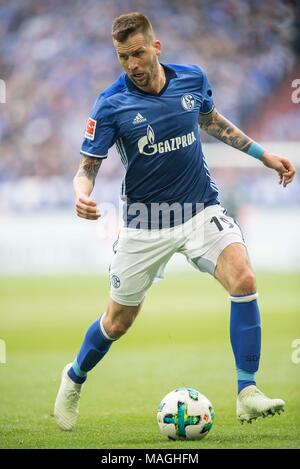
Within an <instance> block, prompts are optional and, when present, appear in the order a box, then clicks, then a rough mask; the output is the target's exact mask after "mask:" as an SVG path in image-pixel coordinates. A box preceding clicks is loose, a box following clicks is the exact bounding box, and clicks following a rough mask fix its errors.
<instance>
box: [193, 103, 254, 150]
mask: <svg viewBox="0 0 300 469" xmlns="http://www.w3.org/2000/svg"><path fill="white" fill-rule="evenodd" d="M199 125H200V128H201V129H202V130H204V131H205V132H207V133H208V134H209V135H212V136H213V137H215V138H217V139H218V140H221V141H222V142H224V143H227V145H230V146H232V147H234V148H237V149H238V150H241V151H243V152H247V150H248V149H249V147H250V145H251V143H252V142H253V140H252V139H251V138H250V137H248V136H247V135H245V134H244V133H243V132H242V131H241V130H240V129H239V128H238V127H236V126H235V125H234V124H232V122H230V121H229V120H228V119H226V118H225V117H224V116H222V114H220V113H219V112H218V111H217V110H216V108H214V109H213V110H212V111H211V112H210V113H209V114H199Z"/></svg>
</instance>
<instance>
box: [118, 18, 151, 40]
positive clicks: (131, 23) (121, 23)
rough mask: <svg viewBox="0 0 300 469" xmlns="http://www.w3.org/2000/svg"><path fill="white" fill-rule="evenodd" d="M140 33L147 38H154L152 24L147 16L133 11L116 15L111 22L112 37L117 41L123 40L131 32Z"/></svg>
mask: <svg viewBox="0 0 300 469" xmlns="http://www.w3.org/2000/svg"><path fill="white" fill-rule="evenodd" d="M137 33H142V34H144V36H146V37H148V38H149V40H151V39H152V40H153V39H154V31H153V28H152V24H151V23H150V21H149V20H148V18H147V16H145V15H143V14H142V13H139V12H137V11H134V12H132V13H127V14H125V15H121V16H118V17H117V18H115V19H114V21H113V24H112V37H113V39H115V40H116V41H118V42H125V41H126V40H127V39H128V37H129V36H130V35H131V34H137Z"/></svg>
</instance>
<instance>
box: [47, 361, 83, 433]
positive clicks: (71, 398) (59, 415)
mask: <svg viewBox="0 0 300 469" xmlns="http://www.w3.org/2000/svg"><path fill="white" fill-rule="evenodd" d="M71 366H72V363H69V364H68V365H66V366H65V367H64V369H63V371H62V375H61V383H60V388H59V390H58V393H57V396H56V401H55V405H54V418H55V421H56V423H57V425H58V426H59V428H60V429H61V430H65V431H70V430H73V428H74V426H75V424H76V421H77V417H78V414H79V399H80V392H81V388H82V384H77V383H74V381H72V380H71V379H70V378H69V376H68V375H67V371H68V370H69V369H70V368H71Z"/></svg>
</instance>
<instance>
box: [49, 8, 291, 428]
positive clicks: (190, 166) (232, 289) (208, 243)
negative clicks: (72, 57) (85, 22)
mask: <svg viewBox="0 0 300 469" xmlns="http://www.w3.org/2000/svg"><path fill="white" fill-rule="evenodd" d="M112 37H113V45H114V47H115V50H116V53H117V56H118V59H119V62H120V64H121V66H122V68H123V69H124V72H125V73H123V74H122V75H121V76H120V77H119V78H118V79H117V80H116V81H115V82H114V83H113V84H112V85H111V86H110V87H108V88H107V89H105V90H104V91H103V92H102V93H101V94H100V95H99V97H98V99H97V100H96V102H95V104H94V107H93V109H92V113H91V116H90V118H89V120H88V124H87V128H86V132H85V139H84V141H83V144H82V149H81V154H82V159H81V162H80V166H79V169H78V172H77V174H76V175H75V178H74V190H75V196H76V210H77V215H78V216H79V217H82V218H86V219H89V220H97V219H98V218H99V217H100V216H101V214H100V213H99V210H98V208H97V205H96V201H95V200H94V199H93V198H92V197H91V193H92V190H93V187H94V183H95V178H96V175H97V173H98V170H99V168H100V166H101V163H102V161H103V159H105V158H106V157H107V152H108V149H109V148H110V147H111V146H112V145H113V144H116V146H117V149H118V152H119V154H120V157H121V160H122V162H123V164H124V166H125V168H126V175H125V178H124V181H123V184H122V195H123V199H124V201H125V203H124V226H123V227H122V228H121V231H120V234H119V238H118V242H117V243H116V246H115V254H114V257H113V260H112V263H111V266H110V281H111V287H110V297H109V299H108V303H107V306H106V309H105V312H104V313H103V314H102V316H101V317H100V319H97V320H96V321H95V322H94V323H93V324H92V325H91V326H90V327H89V329H88V330H87V332H86V335H85V337H84V340H83V343H82V345H81V348H80V350H79V353H78V354H77V356H76V358H75V360H74V362H73V363H70V364H68V365H66V367H65V368H64V370H63V373H62V380H61V385H60V388H59V391H58V395H57V398H56V402H55V408H54V416H55V419H56V422H57V424H58V426H59V427H60V428H61V429H62V430H72V429H73V427H74V426H75V423H76V420H77V416H78V407H79V398H80V393H81V389H82V386H83V383H84V382H85V380H86V379H87V375H88V372H89V371H91V370H92V369H93V368H94V367H95V366H96V365H97V363H99V362H100V360H102V358H103V357H104V355H105V354H106V353H107V352H108V350H109V349H110V347H111V345H112V344H113V342H114V341H115V340H117V339H119V338H120V337H121V336H122V335H123V334H125V333H126V331H127V330H128V328H129V327H130V326H131V325H132V323H133V321H134V319H135V318H136V316H137V314H138V312H139V310H140V308H141V304H142V301H143V298H144V297H145V294H146V292H147V290H148V289H149V288H150V286H151V285H152V283H153V281H154V279H155V277H158V276H162V272H163V269H164V266H165V265H166V263H167V262H168V260H169V259H170V258H171V256H172V255H173V254H174V253H175V252H181V253H183V254H184V255H185V256H186V258H187V260H188V261H189V262H190V263H191V264H192V265H193V266H194V267H195V268H196V269H198V270H200V271H205V272H208V273H210V274H211V275H213V276H214V277H215V278H216V279H217V280H218V281H219V282H220V283H221V284H222V285H223V286H224V288H225V289H226V290H227V291H228V293H229V297H230V302H231V318H230V339H231V344H232V349H233V353H234V357H235V363H236V370H237V386H238V397H237V418H238V419H239V420H240V421H241V422H243V421H247V422H251V421H252V420H255V419H257V418H259V417H262V416H266V415H269V414H275V412H278V413H280V411H282V410H283V409H284V401H283V400H281V399H270V398H269V397H267V396H265V395H264V394H263V393H262V392H261V391H260V390H259V389H258V388H257V387H256V372H257V370H258V366H259V359H260V348H261V326H260V313H259V307H258V303H257V292H256V284H255V277H254V274H253V272H252V269H251V266H250V262H249V258H248V254H247V249H246V246H245V242H244V240H243V236H242V234H241V231H240V229H239V227H238V225H237V224H236V223H235V221H234V220H233V219H232V218H231V217H229V216H228V215H227V214H226V210H225V209H224V208H223V207H222V206H221V205H220V202H219V199H218V188H217V186H216V184H215V183H214V182H213V180H212V179H211V176H210V173H209V170H208V167H207V164H206V161H205V159H204V156H203V153H202V149H201V141H200V132H199V126H200V128H201V129H202V130H203V131H205V132H207V133H208V134H210V135H213V136H214V137H216V138H217V139H219V140H221V141H223V142H224V143H226V144H228V145H230V146H232V147H234V148H237V149H239V150H241V151H242V152H244V153H245V154H247V155H250V156H252V157H254V158H257V159H259V160H260V161H261V162H262V163H263V164H264V165H265V166H267V167H268V168H271V169H274V170H275V171H276V172H277V173H278V175H279V183H280V184H282V185H283V187H286V186H287V185H288V184H289V183H290V182H291V181H292V180H293V177H294V175H295V169H294V167H293V165H292V164H291V162H290V161H289V160H288V159H287V158H284V157H282V156H277V155H274V154H272V153H270V151H268V150H266V149H264V148H262V147H261V146H260V145H259V144H258V143H256V142H254V141H253V140H252V139H251V138H249V137H248V136H247V135H245V134H244V133H243V132H242V131H241V130H239V129H238V128H237V127H236V126H234V125H233V124H232V123H231V122H230V121H228V120H227V119H226V118H225V117H223V116H222V115H221V114H220V113H219V112H218V111H217V109H216V107H215V105H214V102H213V98H212V90H211V86H210V83H209V81H208V78H207V76H206V73H205V71H204V70H203V69H202V68H200V67H198V66H197V65H174V64H162V63H160V62H159V56H160V53H161V43H160V41H159V40H157V39H156V37H155V35H154V31H153V28H152V26H151V24H150V22H149V20H148V19H147V17H145V16H144V15H142V14H140V13H137V12H135V13H129V14H126V15H121V16H119V17H118V18H116V19H115V20H114V22H113V26H112Z"/></svg>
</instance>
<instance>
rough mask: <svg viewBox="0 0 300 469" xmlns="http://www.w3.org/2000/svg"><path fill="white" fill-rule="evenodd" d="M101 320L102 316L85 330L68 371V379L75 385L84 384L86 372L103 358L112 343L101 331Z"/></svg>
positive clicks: (102, 330)
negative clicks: (79, 347) (78, 349)
mask: <svg viewBox="0 0 300 469" xmlns="http://www.w3.org/2000/svg"><path fill="white" fill-rule="evenodd" d="M102 319H103V315H102V316H101V318H100V320H97V321H95V322H93V324H92V325H91V326H90V327H89V329H88V330H87V333H86V335H85V338H84V340H83V343H82V345H81V349H80V351H79V353H78V355H77V357H76V359H75V360H74V362H73V365H72V367H71V368H70V369H69V371H68V376H69V378H71V379H72V381H74V382H75V383H78V384H82V383H84V381H85V380H86V378H87V373H88V371H90V370H91V369H92V368H94V366H96V365H97V363H98V362H99V361H100V360H101V359H102V358H103V357H104V355H105V354H106V353H107V352H108V350H109V348H110V346H111V344H112V342H113V339H110V338H109V337H108V335H107V334H106V333H105V331H104V329H103V326H102Z"/></svg>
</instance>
